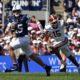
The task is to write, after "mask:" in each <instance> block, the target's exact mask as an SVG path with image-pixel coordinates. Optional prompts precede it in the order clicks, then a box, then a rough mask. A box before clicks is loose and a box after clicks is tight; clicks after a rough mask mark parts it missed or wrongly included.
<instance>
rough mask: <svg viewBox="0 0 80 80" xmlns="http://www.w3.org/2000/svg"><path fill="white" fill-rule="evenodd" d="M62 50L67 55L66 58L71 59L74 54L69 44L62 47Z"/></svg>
mask: <svg viewBox="0 0 80 80" xmlns="http://www.w3.org/2000/svg"><path fill="white" fill-rule="evenodd" d="M60 50H61V51H62V52H63V53H64V54H65V55H66V57H69V56H70V55H72V54H73V53H72V52H71V50H70V49H69V46H68V45H67V44H66V45H64V46H62V47H60Z"/></svg>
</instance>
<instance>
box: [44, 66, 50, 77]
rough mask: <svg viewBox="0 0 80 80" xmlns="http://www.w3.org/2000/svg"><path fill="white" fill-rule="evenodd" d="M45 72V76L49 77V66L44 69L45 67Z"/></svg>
mask: <svg viewBox="0 0 80 80" xmlns="http://www.w3.org/2000/svg"><path fill="white" fill-rule="evenodd" d="M45 70H46V74H47V76H50V70H51V66H46V67H45Z"/></svg>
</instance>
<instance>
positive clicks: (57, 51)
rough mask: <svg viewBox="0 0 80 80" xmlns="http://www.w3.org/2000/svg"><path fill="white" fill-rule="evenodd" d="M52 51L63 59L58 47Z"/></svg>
mask: <svg viewBox="0 0 80 80" xmlns="http://www.w3.org/2000/svg"><path fill="white" fill-rule="evenodd" d="M52 51H53V53H55V55H56V56H57V57H58V58H59V59H60V60H62V57H61V55H60V53H59V50H58V49H56V50H54V49H53V50H52Z"/></svg>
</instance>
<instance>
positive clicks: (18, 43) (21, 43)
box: [10, 36, 33, 56]
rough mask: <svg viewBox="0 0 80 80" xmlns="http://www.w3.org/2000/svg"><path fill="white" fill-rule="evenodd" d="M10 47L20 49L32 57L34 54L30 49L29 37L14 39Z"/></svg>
mask: <svg viewBox="0 0 80 80" xmlns="http://www.w3.org/2000/svg"><path fill="white" fill-rule="evenodd" d="M10 46H11V47H12V48H13V49H14V50H15V49H18V48H21V49H22V51H23V53H26V55H27V56H30V55H31V54H32V53H33V52H32V49H31V47H30V38H29V36H26V37H18V38H13V39H12V41H11V42H10ZM16 54H17V53H16Z"/></svg>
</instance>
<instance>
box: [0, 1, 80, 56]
mask: <svg viewBox="0 0 80 80" xmlns="http://www.w3.org/2000/svg"><path fill="white" fill-rule="evenodd" d="M63 8H64V14H63V15H58V19H59V20H61V21H62V22H63V23H64V32H65V34H66V36H67V37H68V44H69V47H70V49H71V50H72V51H73V52H74V54H76V55H80V0H78V1H75V0H64V1H63ZM0 15H2V13H0ZM0 24H1V22H0ZM44 27H45V26H43V25H42V24H41V23H40V21H39V20H37V18H36V16H35V15H33V16H31V19H30V21H29V23H28V33H29V35H30V38H31V43H30V44H31V48H32V49H33V52H34V54H38V55H43V54H45V55H50V54H51V49H50V48H49V44H51V43H52V42H53V41H54V40H53V39H51V37H50V36H49V35H47V36H46V34H45V30H44V31H42V30H43V29H44ZM2 34H3V35H2ZM2 36H4V30H3V26H2V25H0V38H1V37H2ZM8 43H9V41H6V42H4V40H1V39H0V44H1V45H2V46H4V45H5V44H8ZM4 49H5V46H4ZM0 53H1V52H0Z"/></svg>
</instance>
